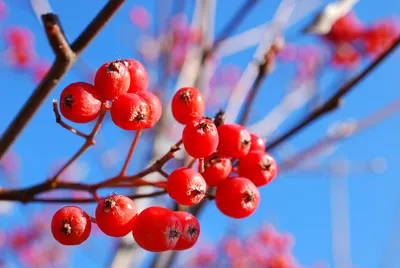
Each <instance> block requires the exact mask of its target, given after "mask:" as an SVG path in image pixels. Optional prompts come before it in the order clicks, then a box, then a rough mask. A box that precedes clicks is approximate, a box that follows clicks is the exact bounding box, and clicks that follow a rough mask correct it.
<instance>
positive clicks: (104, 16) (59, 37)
mask: <svg viewBox="0 0 400 268" xmlns="http://www.w3.org/2000/svg"><path fill="white" fill-rule="evenodd" d="M124 2H125V0H110V1H109V2H108V3H107V4H106V5H105V6H104V8H103V9H102V10H101V11H100V13H99V14H98V15H97V16H96V17H95V18H94V19H93V21H92V22H91V23H90V24H89V25H88V26H87V27H86V29H85V30H84V31H83V32H82V33H81V34H80V35H79V37H78V38H77V39H76V41H75V42H74V43H73V44H72V45H71V46H69V45H68V42H67V41H66V38H65V36H64V33H63V30H62V27H61V25H60V22H59V20H58V18H57V16H56V15H54V14H44V15H43V16H42V19H43V22H44V26H45V27H44V29H45V32H46V35H47V38H48V40H49V43H50V45H51V47H52V48H53V51H54V53H55V54H56V60H55V61H54V63H53V65H52V67H51V68H50V70H49V72H48V73H47V74H46V76H45V77H44V78H43V79H42V81H41V82H40V83H39V85H38V86H37V87H36V89H35V90H34V92H33V93H32V95H31V96H30V97H29V98H28V100H27V101H26V103H25V104H24V106H23V107H22V108H21V110H20V111H19V112H18V114H17V116H16V117H15V118H14V119H13V121H12V122H11V124H10V125H9V127H8V128H7V130H6V131H5V132H4V134H3V136H2V137H1V139H0V159H1V158H2V157H3V155H4V154H5V152H6V151H7V150H8V148H9V147H10V146H11V145H12V144H13V143H14V142H15V140H16V139H17V137H18V136H19V135H20V133H21V132H22V131H23V129H24V128H25V126H26V125H27V124H28V123H29V121H30V120H31V119H32V117H33V116H34V114H35V113H36V111H37V110H38V109H39V107H40V106H41V105H42V103H43V102H44V100H45V99H46V98H47V96H48V95H49V94H50V92H51V91H52V90H53V88H54V87H55V86H56V85H57V84H58V83H59V81H60V80H61V79H62V77H63V76H64V75H65V74H66V73H67V71H68V70H69V69H70V68H71V66H72V64H73V63H74V62H75V60H76V57H77V56H79V54H80V53H81V52H82V51H83V50H84V49H85V48H86V47H87V45H88V44H89V43H90V41H92V39H93V38H94V37H95V35H96V34H97V33H98V32H99V31H100V30H101V28H102V27H103V26H104V25H105V24H106V23H107V22H108V20H109V19H110V18H111V17H112V16H113V15H114V13H115V12H116V11H117V10H118V8H119V7H120V6H121V5H122V4H123V3H124ZM72 51H73V52H72Z"/></svg>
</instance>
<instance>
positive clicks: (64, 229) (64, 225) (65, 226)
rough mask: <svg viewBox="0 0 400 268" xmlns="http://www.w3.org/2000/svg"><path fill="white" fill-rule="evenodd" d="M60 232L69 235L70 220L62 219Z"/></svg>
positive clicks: (70, 230)
mask: <svg viewBox="0 0 400 268" xmlns="http://www.w3.org/2000/svg"><path fill="white" fill-rule="evenodd" d="M61 232H63V233H64V234H65V235H70V234H71V233H72V227H71V220H63V221H62V227H61Z"/></svg>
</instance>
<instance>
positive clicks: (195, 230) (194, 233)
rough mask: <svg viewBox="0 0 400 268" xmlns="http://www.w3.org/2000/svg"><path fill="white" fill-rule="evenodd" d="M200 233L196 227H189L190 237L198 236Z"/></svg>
mask: <svg viewBox="0 0 400 268" xmlns="http://www.w3.org/2000/svg"><path fill="white" fill-rule="evenodd" d="M198 232H199V230H197V228H196V227H195V226H189V227H188V233H189V234H190V236H193V235H196V234H197V233H198Z"/></svg>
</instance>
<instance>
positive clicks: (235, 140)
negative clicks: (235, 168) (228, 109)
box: [217, 124, 251, 158]
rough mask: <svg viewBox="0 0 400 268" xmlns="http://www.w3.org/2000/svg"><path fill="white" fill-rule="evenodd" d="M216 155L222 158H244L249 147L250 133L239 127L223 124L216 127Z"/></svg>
mask: <svg viewBox="0 0 400 268" xmlns="http://www.w3.org/2000/svg"><path fill="white" fill-rule="evenodd" d="M218 136H219V143H218V148H217V151H218V154H219V155H220V156H222V157H233V158H239V157H243V156H245V155H246V154H247V153H248V152H249V151H250V147H251V136H250V133H249V132H248V131H247V130H246V129H245V128H244V127H243V126H241V125H237V124H225V125H222V126H219V127H218Z"/></svg>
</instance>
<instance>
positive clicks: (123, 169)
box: [119, 129, 142, 178]
mask: <svg viewBox="0 0 400 268" xmlns="http://www.w3.org/2000/svg"><path fill="white" fill-rule="evenodd" d="M141 133H142V130H141V129H139V130H138V131H136V133H135V137H134V138H133V141H132V144H131V147H130V148H129V151H128V155H127V156H126V159H125V163H124V165H123V166H122V169H121V172H120V173H119V177H122V178H123V177H125V173H126V170H127V169H128V166H129V162H130V161H131V158H132V155H133V153H134V152H135V148H136V145H137V143H138V141H139V137H140V134H141Z"/></svg>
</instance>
